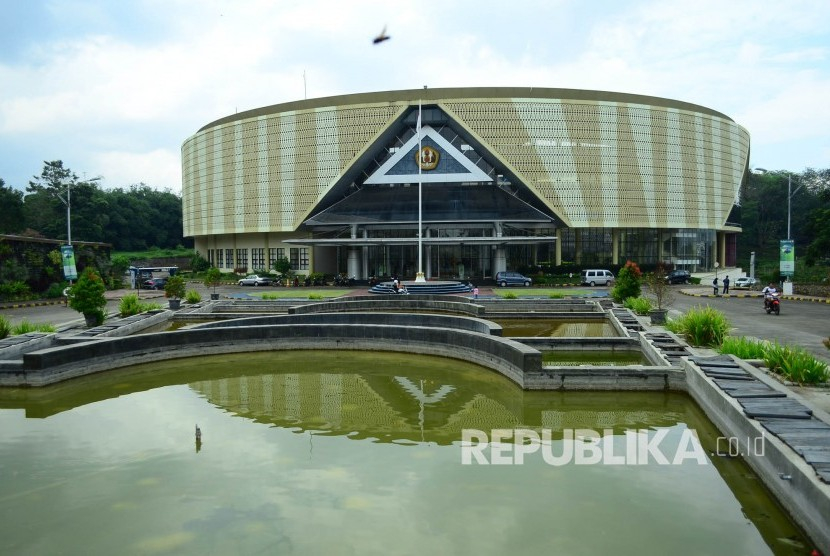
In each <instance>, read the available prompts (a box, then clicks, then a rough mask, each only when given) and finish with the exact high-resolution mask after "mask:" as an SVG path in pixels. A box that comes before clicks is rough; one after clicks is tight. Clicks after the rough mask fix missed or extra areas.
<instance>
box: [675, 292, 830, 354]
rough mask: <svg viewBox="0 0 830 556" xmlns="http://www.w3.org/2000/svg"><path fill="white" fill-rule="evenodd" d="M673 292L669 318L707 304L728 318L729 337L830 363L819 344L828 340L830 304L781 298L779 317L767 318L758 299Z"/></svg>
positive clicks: (829, 351) (829, 352) (827, 351)
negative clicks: (785, 347) (795, 349)
mask: <svg viewBox="0 0 830 556" xmlns="http://www.w3.org/2000/svg"><path fill="white" fill-rule="evenodd" d="M673 289H674V288H673ZM675 291H676V292H677V293H678V295H676V296H675V299H674V301H673V303H672V304H671V306H670V308H669V317H670V318H676V317H677V316H679V315H680V313H681V312H685V311H687V310H688V309H690V308H692V307H698V306H700V307H705V306H707V305H708V306H710V307H712V308H713V309H717V310H718V311H721V312H723V313H724V314H725V315H726V316H727V318H728V319H729V321H730V322H731V323H732V326H733V330H732V332H731V333H730V335H732V336H749V337H753V338H758V339H762V340H771V341H777V342H778V343H781V344H791V345H798V346H801V347H803V348H804V349H806V350H808V351H809V352H810V353H812V354H813V355H815V356H816V357H818V358H820V359H821V360H822V361H826V362H827V363H830V350H828V349H827V348H826V347H825V346H824V344H823V343H822V340H826V339H827V338H828V337H830V304H827V303H815V302H810V301H794V300H787V299H783V300H782V301H781V314H780V315H775V314H771V315H768V314H767V313H766V311H764V309H763V301H762V300H761V298H760V297H747V298H741V297H692V296H688V295H683V294H680V293H679V290H675Z"/></svg>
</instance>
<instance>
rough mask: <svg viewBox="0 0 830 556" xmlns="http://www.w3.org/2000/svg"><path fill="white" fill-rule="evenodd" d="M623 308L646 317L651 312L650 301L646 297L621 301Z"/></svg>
mask: <svg viewBox="0 0 830 556" xmlns="http://www.w3.org/2000/svg"><path fill="white" fill-rule="evenodd" d="M623 307H625V308H626V309H631V310H632V311H634V312H635V313H637V314H638V315H647V314H648V312H649V311H651V301H649V299H648V298H646V297H629V298H628V299H626V300H625V301H623Z"/></svg>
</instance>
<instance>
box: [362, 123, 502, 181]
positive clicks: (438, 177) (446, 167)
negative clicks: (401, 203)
mask: <svg viewBox="0 0 830 556" xmlns="http://www.w3.org/2000/svg"><path fill="white" fill-rule="evenodd" d="M421 152H422V153H423V155H422V161H423V162H422V163H421V173H420V176H419V175H418V136H417V135H413V136H412V137H410V138H409V140H408V141H407V142H406V143H404V145H403V146H401V147H400V148H399V149H398V150H397V152H396V153H395V154H393V155H392V156H391V157H390V158H389V159H388V160H387V161H386V162H384V163H383V164H382V165H381V166H380V168H378V169H377V170H375V172H374V173H372V174H371V175H370V176H369V177H368V178H367V179H366V181H364V182H363V183H364V184H366V185H381V184H390V185H391V184H403V183H417V182H418V181H419V180H420V182H421V183H461V182H467V183H469V182H476V183H491V182H492V181H493V180H492V178H491V177H490V176H488V175H487V173H485V172H484V171H482V170H481V169H480V168H479V167H478V166H476V165H475V164H474V163H473V162H472V161H471V160H470V159H469V158H467V157H466V156H465V155H464V153H462V152H461V151H460V150H458V149H457V148H456V147H455V146H454V145H453V144H452V143H450V142H449V141H447V140H446V139H444V137H442V136H441V134H439V133H438V132H437V131H436V130H435V129H433V128H432V127H430V126H424V127H423V128H421Z"/></svg>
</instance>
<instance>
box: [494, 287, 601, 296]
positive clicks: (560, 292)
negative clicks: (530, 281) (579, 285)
mask: <svg viewBox="0 0 830 556" xmlns="http://www.w3.org/2000/svg"><path fill="white" fill-rule="evenodd" d="M493 293H495V294H496V295H498V296H499V297H504V296H505V295H507V294H508V293H511V294H513V295H515V296H516V297H550V296H551V295H553V296H554V297H579V296H583V295H589V294H591V293H593V290H578V289H574V288H493Z"/></svg>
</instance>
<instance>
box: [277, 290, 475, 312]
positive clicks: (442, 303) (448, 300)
mask: <svg viewBox="0 0 830 556" xmlns="http://www.w3.org/2000/svg"><path fill="white" fill-rule="evenodd" d="M343 311H411V312H419V311H421V312H431V313H451V314H456V315H469V316H474V317H479V316H482V315H483V314H484V308H483V307H482V306H481V305H477V304H473V303H471V302H470V300H468V299H465V298H463V297H453V296H446V295H406V296H402V295H373V296H356V297H344V298H340V299H335V300H333V301H321V302H318V303H314V304H308V305H299V306H297V307H292V308H290V309H288V313H289V314H292V315H299V314H306V313H339V312H343Z"/></svg>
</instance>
